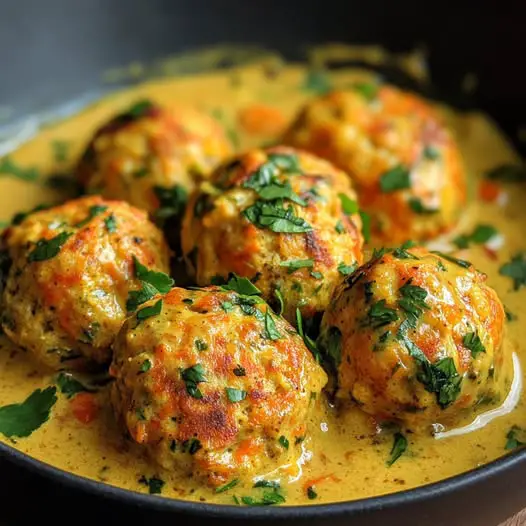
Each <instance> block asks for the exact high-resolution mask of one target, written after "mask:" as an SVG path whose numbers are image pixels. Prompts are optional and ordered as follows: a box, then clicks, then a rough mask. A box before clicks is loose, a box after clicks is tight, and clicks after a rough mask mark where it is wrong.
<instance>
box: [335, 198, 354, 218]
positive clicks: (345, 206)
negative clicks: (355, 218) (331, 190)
mask: <svg viewBox="0 0 526 526" xmlns="http://www.w3.org/2000/svg"><path fill="white" fill-rule="evenodd" d="M338 197H339V198H340V201H341V203H342V210H343V213H344V214H345V215H348V216H350V215H352V214H357V213H358V203H357V202H356V201H355V200H354V199H351V198H350V197H349V196H348V195H346V194H341V193H340V194H338Z"/></svg>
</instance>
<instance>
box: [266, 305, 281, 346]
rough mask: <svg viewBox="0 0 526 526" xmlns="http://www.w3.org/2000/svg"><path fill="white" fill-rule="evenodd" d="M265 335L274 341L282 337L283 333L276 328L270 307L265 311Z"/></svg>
mask: <svg viewBox="0 0 526 526" xmlns="http://www.w3.org/2000/svg"><path fill="white" fill-rule="evenodd" d="M263 337H264V338H266V339H267V340H272V341H275V340H279V339H280V338H281V333H280V332H279V331H278V329H277V328H276V322H275V321H274V318H273V317H272V314H271V313H270V309H269V308H267V310H266V312H265V330H264V331H263Z"/></svg>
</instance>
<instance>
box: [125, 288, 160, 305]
mask: <svg viewBox="0 0 526 526" xmlns="http://www.w3.org/2000/svg"><path fill="white" fill-rule="evenodd" d="M157 292H158V291H157V289H156V288H155V287H154V286H153V285H150V284H149V283H146V282H143V283H142V288H141V289H139V290H131V291H130V292H128V299H127V300H126V310H127V311H128V312H134V311H135V310H136V309H137V307H138V306H139V305H142V304H143V303H145V302H147V301H148V300H151V299H152V298H153V297H154V296H155V295H156V294H157Z"/></svg>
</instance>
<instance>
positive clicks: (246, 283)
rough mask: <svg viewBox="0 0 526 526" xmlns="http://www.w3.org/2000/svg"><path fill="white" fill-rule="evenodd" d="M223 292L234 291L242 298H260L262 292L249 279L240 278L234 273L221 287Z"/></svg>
mask: <svg viewBox="0 0 526 526" xmlns="http://www.w3.org/2000/svg"><path fill="white" fill-rule="evenodd" d="M221 288H222V289H223V290H232V291H234V292H237V293H238V294H240V295H242V296H259V295H260V294H261V291H260V290H259V289H258V288H257V287H256V286H255V285H254V284H253V283H252V282H251V281H250V280H249V279H248V278H243V277H241V276H238V275H237V274H234V273H233V272H232V273H230V274H229V275H228V281H227V283H226V284H224V285H221Z"/></svg>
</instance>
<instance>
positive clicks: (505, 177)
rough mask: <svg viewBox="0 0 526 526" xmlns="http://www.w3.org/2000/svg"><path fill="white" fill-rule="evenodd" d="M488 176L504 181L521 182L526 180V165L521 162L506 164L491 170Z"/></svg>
mask: <svg viewBox="0 0 526 526" xmlns="http://www.w3.org/2000/svg"><path fill="white" fill-rule="evenodd" d="M486 177H488V178H489V179H493V180H499V181H502V182H504V183H521V182H523V181H526V166H524V165H520V164H516V165H514V164H504V165H502V166H497V167H496V168H493V169H492V170H490V171H489V172H488V173H487V174H486Z"/></svg>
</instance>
